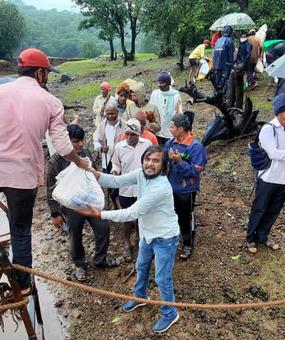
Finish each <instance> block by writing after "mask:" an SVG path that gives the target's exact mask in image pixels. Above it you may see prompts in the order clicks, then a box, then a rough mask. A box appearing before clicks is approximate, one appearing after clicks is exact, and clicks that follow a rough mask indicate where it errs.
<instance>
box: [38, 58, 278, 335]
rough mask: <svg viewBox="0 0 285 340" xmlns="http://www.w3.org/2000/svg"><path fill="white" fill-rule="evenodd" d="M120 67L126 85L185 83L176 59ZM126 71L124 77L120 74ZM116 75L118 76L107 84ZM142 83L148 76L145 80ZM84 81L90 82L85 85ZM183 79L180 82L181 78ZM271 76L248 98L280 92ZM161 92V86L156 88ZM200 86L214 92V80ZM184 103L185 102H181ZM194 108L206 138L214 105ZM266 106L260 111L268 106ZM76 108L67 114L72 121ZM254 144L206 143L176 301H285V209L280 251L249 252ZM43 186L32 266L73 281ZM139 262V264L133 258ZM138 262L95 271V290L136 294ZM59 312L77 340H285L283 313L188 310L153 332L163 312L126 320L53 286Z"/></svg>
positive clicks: (86, 123)
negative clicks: (189, 250) (148, 80)
mask: <svg viewBox="0 0 285 340" xmlns="http://www.w3.org/2000/svg"><path fill="white" fill-rule="evenodd" d="M150 64H151V61H150V62H148V63H147V64H146V65H145V67H144V66H142V65H140V66H139V67H137V68H136V66H131V67H128V68H122V70H121V73H120V72H119V71H118V70H117V69H116V70H115V71H114V72H116V75H117V76H120V78H121V79H122V80H123V79H125V78H130V77H134V78H136V77H135V75H136V74H139V73H140V72H142V74H139V76H138V77H139V79H145V78H143V74H144V73H145V72H146V73H147V77H152V78H154V77H155V76H156V74H157V71H159V69H165V68H166V69H168V70H169V71H172V72H173V74H174V78H175V77H177V78H178V79H180V80H181V79H183V77H184V78H186V71H184V74H182V73H180V72H179V71H177V70H176V66H175V61H174V59H173V60H172V59H169V60H168V61H164V60H163V59H162V60H161V63H160V64H158V66H157V68H156V69H151V68H150V67H149V66H148V65H150ZM118 72H119V73H118ZM108 77H110V78H111V77H112V78H114V77H115V75H114V74H112V72H109V73H108V74H105V79H106V80H108ZM140 77H141V78H140ZM95 79H96V81H98V75H96V74H93V75H90V76H88V81H92V80H95ZM76 81H77V82H78V83H79V84H80V82H81V83H84V82H86V79H85V80H84V79H77V80H76ZM179 82H180V81H179ZM267 85H268V79H266V78H264V77H261V79H260V81H259V87H258V88H256V90H254V92H252V93H249V95H250V96H254V97H255V98H256V101H257V102H258V103H260V105H261V106H262V105H263V103H264V101H266V97H267V96H268V95H270V94H271V93H272V92H273V89H272V88H271V87H268V86H267ZM154 86H155V85H154ZM200 87H201V88H202V89H204V90H206V91H210V86H209V83H208V82H207V81H204V82H201V85H200ZM50 88H51V90H52V91H54V92H55V93H56V94H57V95H59V96H60V97H61V96H62V94H63V93H64V91H67V90H68V86H65V87H64V86H60V85H59V84H57V83H54V84H51V86H50ZM183 98H184V100H185V101H186V99H187V98H186V97H183ZM88 105H89V106H88V109H86V110H82V111H80V112H79V114H80V116H81V118H82V123H81V124H82V126H83V127H84V128H86V129H87V139H88V140H87V142H88V145H92V143H91V136H92V133H93V129H92V109H91V105H90V104H88ZM193 109H194V111H195V112H196V118H195V124H194V128H193V130H194V132H196V135H197V136H198V137H201V136H202V133H203V131H204V130H205V128H206V126H207V124H208V122H209V121H210V119H211V117H212V116H213V114H214V113H215V111H216V110H215V109H214V108H212V107H210V106H207V105H204V104H201V105H194V106H193ZM261 109H262V107H261ZM72 114H73V112H70V113H69V115H70V116H72ZM271 117H272V112H271V111H269V110H266V109H263V110H262V111H261V113H260V120H264V119H268V120H269V119H270V118H271ZM248 142H249V138H246V139H243V140H238V141H235V142H232V143H226V142H215V143H213V144H212V145H210V146H209V147H208V153H209V161H208V164H207V168H206V170H205V171H204V173H203V176H202V184H201V192H200V194H199V195H198V199H197V207H196V209H195V214H196V216H197V222H198V226H197V233H196V239H195V248H194V252H193V255H192V256H191V258H190V259H189V260H188V261H186V262H182V261H181V260H179V259H178V258H177V261H176V265H175V270H174V283H175V295H176V299H177V301H179V302H190V303H191V302H192V303H194V302H195V303H243V302H262V301H267V300H273V299H284V291H285V289H284V287H285V285H284V282H285V280H284V279H285V277H284V264H285V254H284V249H285V228H284V223H285V215H284V213H281V215H280V218H279V219H278V220H277V222H276V223H275V227H274V229H273V236H274V237H276V238H278V239H279V240H280V243H281V250H279V251H277V252H272V251H270V250H269V249H266V248H265V247H260V248H259V252H258V254H256V255H250V254H248V253H247V251H246V250H245V249H244V240H245V233H246V223H247V218H248V212H249V209H250V204H251V200H250V199H249V194H250V191H251V187H252V185H253V182H254V174H253V171H252V169H251V167H250V164H249V161H248V159H247V155H246V147H247V143H248ZM45 195H46V193H45V188H40V190H39V193H38V196H37V202H36V206H35V211H34V220H33V250H34V267H35V268H37V269H40V270H42V271H44V272H47V273H49V274H54V275H56V276H59V277H63V278H67V279H72V277H71V272H72V262H71V260H70V255H69V241H68V235H67V234H66V233H65V232H64V231H62V230H59V229H56V228H55V227H54V226H52V224H51V221H50V214H49V210H48V207H47V203H46V196H45ZM84 245H85V248H86V252H87V256H88V258H91V257H92V255H93V252H94V246H93V237H92V232H91V229H90V227H89V226H86V228H85V230H84ZM122 250H123V243H122V240H121V230H120V225H119V224H116V223H112V228H111V241H110V249H109V252H110V255H111V256H114V257H119V256H121V254H122ZM134 261H135V259H134ZM134 261H133V262H132V263H122V264H121V265H120V266H119V267H117V268H113V269H100V270H99V269H98V270H95V271H94V270H93V271H92V270H89V272H88V280H87V282H86V283H87V284H88V285H91V286H94V287H98V288H102V289H106V290H110V291H115V292H119V293H123V294H129V295H132V294H133V286H134V281H135V275H131V276H130V278H129V279H128V280H126V277H127V276H128V274H129V273H130V272H131V271H132V270H133V267H134ZM49 288H50V291H51V292H52V294H53V295H54V297H55V300H56V306H57V308H58V310H59V312H60V313H61V314H62V315H63V317H65V318H66V319H67V320H68V322H69V325H70V328H69V336H68V337H69V338H70V339H73V340H75V339H76V340H81V339H82V340H83V339H84V340H87V339H90V340H91V339H116V340H117V339H118V340H120V339H158V338H161V337H163V338H165V339H182V340H183V339H264V340H265V339H280V340H281V339H284V338H285V313H284V311H285V310H284V308H275V307H274V308H269V309H263V310H262V309H254V310H239V311H219V310H212V311H201V310H190V309H188V310H181V311H180V320H179V322H177V324H176V325H174V326H173V327H172V328H171V329H170V330H169V331H167V332H166V333H165V334H164V335H161V336H159V335H154V333H152V331H151V326H152V324H153V323H154V322H155V320H157V319H158V317H159V308H158V307H155V306H146V307H144V308H141V309H138V310H135V311H134V312H132V313H130V314H125V313H123V312H122V310H121V302H120V301H116V300H112V299H107V298H103V297H100V296H96V295H94V294H91V293H86V292H83V291H81V290H77V289H72V288H68V287H65V286H61V285H58V284H53V283H49ZM149 296H150V298H152V299H159V292H158V290H157V288H156V285H155V283H154V279H153V270H152V275H151V282H150V290H149Z"/></svg>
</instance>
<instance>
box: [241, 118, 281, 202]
mask: <svg viewBox="0 0 285 340" xmlns="http://www.w3.org/2000/svg"><path fill="white" fill-rule="evenodd" d="M266 124H268V125H271V126H272V128H273V137H274V138H275V136H276V137H277V149H278V147H279V142H278V135H277V133H276V129H275V126H274V125H273V124H271V123H266ZM261 129H262V128H260V130H259V131H258V133H257V134H256V136H255V138H254V140H253V141H251V142H249V143H248V148H247V154H248V156H249V158H250V163H251V165H252V166H253V168H254V169H255V170H256V171H261V170H263V171H262V172H261V173H260V174H259V176H258V175H256V178H255V183H254V185H253V187H252V190H251V193H250V195H249V199H250V198H251V195H252V194H253V191H254V189H255V187H256V184H257V181H258V179H259V178H260V177H261V176H262V175H263V174H264V173H265V171H266V170H267V169H269V168H270V166H271V162H272V160H271V159H270V158H269V156H268V154H267V152H266V151H265V150H264V149H263V148H262V147H261V146H260V145H259V134H260V131H261Z"/></svg>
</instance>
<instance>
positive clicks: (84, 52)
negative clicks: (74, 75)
mask: <svg viewBox="0 0 285 340" xmlns="http://www.w3.org/2000/svg"><path fill="white" fill-rule="evenodd" d="M100 54H101V51H100V50H99V48H98V47H97V46H96V44H95V42H94V40H91V39H90V40H85V41H82V42H81V44H80V56H81V57H82V58H96V57H98V56H99V55H100Z"/></svg>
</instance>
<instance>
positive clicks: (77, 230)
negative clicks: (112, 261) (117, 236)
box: [62, 208, 110, 267]
mask: <svg viewBox="0 0 285 340" xmlns="http://www.w3.org/2000/svg"><path fill="white" fill-rule="evenodd" d="M62 213H63V214H64V217H65V219H66V221H67V224H68V226H69V234H70V253H71V257H72V260H73V262H74V264H75V266H76V267H84V266H85V250H84V246H83V244H82V232H83V227H84V223H85V221H88V222H89V224H90V226H91V228H92V230H93V233H94V238H95V246H96V247H95V254H94V259H93V262H94V264H96V265H98V264H100V263H103V262H104V261H105V259H106V256H107V251H108V247H109V236H110V225H109V223H108V222H107V221H105V220H101V219H99V218H96V217H86V216H83V215H80V214H78V213H77V212H75V211H73V210H71V209H67V208H62Z"/></svg>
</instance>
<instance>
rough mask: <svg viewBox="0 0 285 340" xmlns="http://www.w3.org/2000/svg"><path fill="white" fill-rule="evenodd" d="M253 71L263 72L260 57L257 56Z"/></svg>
mask: <svg viewBox="0 0 285 340" xmlns="http://www.w3.org/2000/svg"><path fill="white" fill-rule="evenodd" d="M254 70H255V72H257V73H263V71H264V65H263V62H262V60H261V59H260V58H258V61H257V64H256V65H255V69H254Z"/></svg>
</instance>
